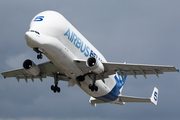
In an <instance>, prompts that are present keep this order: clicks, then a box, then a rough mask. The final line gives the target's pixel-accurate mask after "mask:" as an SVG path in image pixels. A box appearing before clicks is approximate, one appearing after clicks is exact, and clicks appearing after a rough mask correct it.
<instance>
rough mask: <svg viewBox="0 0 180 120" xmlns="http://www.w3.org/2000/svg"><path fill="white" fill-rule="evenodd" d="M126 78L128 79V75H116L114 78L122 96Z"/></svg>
mask: <svg viewBox="0 0 180 120" xmlns="http://www.w3.org/2000/svg"><path fill="white" fill-rule="evenodd" d="M126 78H127V75H119V74H118V73H116V75H115V76H114V79H115V80H116V84H117V86H118V88H119V92H120V94H121V91H122V89H123V86H124V84H125V81H126Z"/></svg>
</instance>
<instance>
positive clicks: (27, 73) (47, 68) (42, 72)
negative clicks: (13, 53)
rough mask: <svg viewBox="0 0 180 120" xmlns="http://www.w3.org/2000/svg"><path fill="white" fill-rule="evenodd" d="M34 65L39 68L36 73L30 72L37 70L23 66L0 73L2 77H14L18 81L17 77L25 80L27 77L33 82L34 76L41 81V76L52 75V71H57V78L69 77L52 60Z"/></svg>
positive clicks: (66, 79)
mask: <svg viewBox="0 0 180 120" xmlns="http://www.w3.org/2000/svg"><path fill="white" fill-rule="evenodd" d="M34 66H35V67H36V68H38V70H39V73H38V74H37V75H34V74H32V73H34V71H37V70H36V69H34V68H29V69H30V70H26V69H25V68H22V69H16V70H12V71H7V72H3V73H1V74H2V75H3V76H4V78H8V77H15V78H16V79H17V80H18V82H19V79H25V81H26V82H27V79H31V80H32V81H33V82H34V79H35V78H39V79H40V80H41V81H42V78H46V77H47V76H48V77H54V73H57V75H58V76H57V77H58V79H59V80H63V81H69V77H67V76H66V75H65V74H64V72H63V71H62V70H61V69H59V68H58V67H56V66H55V65H54V64H53V63H52V62H45V63H42V64H39V65H37V66H36V65H34ZM32 67H33V65H32ZM33 70H34V71H33Z"/></svg>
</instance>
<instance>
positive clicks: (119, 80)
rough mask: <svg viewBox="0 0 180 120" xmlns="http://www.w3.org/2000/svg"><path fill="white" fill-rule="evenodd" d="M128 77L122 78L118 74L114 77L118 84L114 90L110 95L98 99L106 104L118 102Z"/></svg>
mask: <svg viewBox="0 0 180 120" xmlns="http://www.w3.org/2000/svg"><path fill="white" fill-rule="evenodd" d="M126 77H127V75H124V76H123V78H122V77H121V76H120V75H119V74H118V73H116V75H114V79H115V80H116V84H115V86H114V87H113V89H112V90H111V91H110V92H109V93H108V94H106V95H104V96H101V97H97V98H98V99H100V100H103V101H106V102H109V101H114V100H116V99H117V98H118V96H119V94H120V89H121V88H122V87H123V86H124V83H125V81H126Z"/></svg>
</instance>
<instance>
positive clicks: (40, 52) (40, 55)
mask: <svg viewBox="0 0 180 120" xmlns="http://www.w3.org/2000/svg"><path fill="white" fill-rule="evenodd" d="M33 50H34V51H35V52H36V53H38V55H37V59H42V58H43V56H42V53H43V52H42V51H40V50H39V48H33Z"/></svg>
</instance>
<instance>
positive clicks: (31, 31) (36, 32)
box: [30, 30, 40, 35]
mask: <svg viewBox="0 0 180 120" xmlns="http://www.w3.org/2000/svg"><path fill="white" fill-rule="evenodd" d="M30 32H35V33H36V34H38V35H40V33H39V32H38V31H35V30H30Z"/></svg>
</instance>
